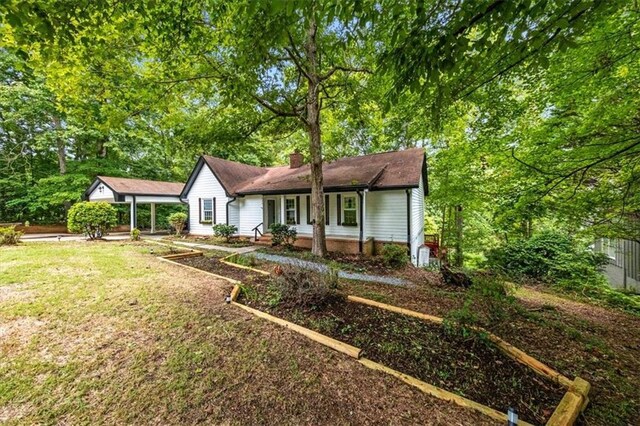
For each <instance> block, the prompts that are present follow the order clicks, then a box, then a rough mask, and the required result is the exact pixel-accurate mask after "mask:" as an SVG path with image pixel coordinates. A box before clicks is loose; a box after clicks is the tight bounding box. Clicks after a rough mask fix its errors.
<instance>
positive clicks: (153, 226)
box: [151, 203, 156, 234]
mask: <svg viewBox="0 0 640 426" xmlns="http://www.w3.org/2000/svg"><path fill="white" fill-rule="evenodd" d="M155 232H156V203H151V233H152V234H155Z"/></svg>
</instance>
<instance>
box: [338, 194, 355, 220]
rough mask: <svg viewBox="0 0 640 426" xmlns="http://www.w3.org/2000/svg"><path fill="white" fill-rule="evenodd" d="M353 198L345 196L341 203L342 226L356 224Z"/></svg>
mask: <svg viewBox="0 0 640 426" xmlns="http://www.w3.org/2000/svg"><path fill="white" fill-rule="evenodd" d="M356 206H357V204H356V197H355V196H351V195H349V196H345V197H344V199H343V202H342V217H343V220H342V224H343V225H346V226H356V225H357V224H358V219H357V218H358V210H357V207H356Z"/></svg>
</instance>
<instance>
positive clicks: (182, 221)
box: [167, 212, 188, 235]
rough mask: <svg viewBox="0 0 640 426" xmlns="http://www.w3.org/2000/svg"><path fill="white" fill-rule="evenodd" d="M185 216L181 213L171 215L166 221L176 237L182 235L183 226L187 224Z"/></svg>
mask: <svg viewBox="0 0 640 426" xmlns="http://www.w3.org/2000/svg"><path fill="white" fill-rule="evenodd" d="M187 218H188V216H187V214H186V213H182V212H176V213H172V214H171V215H170V216H169V218H168V219H167V221H168V222H169V225H171V226H173V229H175V230H176V235H180V234H182V231H183V230H184V227H185V225H186V224H187Z"/></svg>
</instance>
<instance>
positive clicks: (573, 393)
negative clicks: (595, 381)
mask: <svg viewBox="0 0 640 426" xmlns="http://www.w3.org/2000/svg"><path fill="white" fill-rule="evenodd" d="M590 389H591V385H590V384H589V382H587V381H586V380H584V379H581V378H580V377H576V379H575V380H574V381H573V382H572V383H571V386H570V387H569V390H568V391H567V393H565V394H564V397H563V398H562V400H561V401H560V404H558V406H557V407H556V409H555V411H554V412H553V414H552V415H551V418H550V419H549V421H548V422H547V426H571V425H573V424H574V423H575V421H576V419H577V418H578V415H579V414H580V413H581V412H582V411H583V410H584V409H585V408H587V404H589V390H590Z"/></svg>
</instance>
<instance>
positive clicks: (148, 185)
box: [84, 176, 184, 234]
mask: <svg viewBox="0 0 640 426" xmlns="http://www.w3.org/2000/svg"><path fill="white" fill-rule="evenodd" d="M183 187H184V183H180V182H161V181H155V180H144V179H128V178H120V177H112V176H98V177H96V180H95V181H93V183H92V184H91V186H90V187H89V188H88V189H87V190H86V191H85V196H84V198H85V199H86V200H88V201H105V202H107V203H110V204H129V206H130V212H131V213H130V217H131V229H133V228H137V225H138V223H137V206H138V205H139V204H150V205H151V233H152V234H153V233H154V232H155V231H156V204H181V203H182V201H181V200H180V193H181V192H182V188H183Z"/></svg>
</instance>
